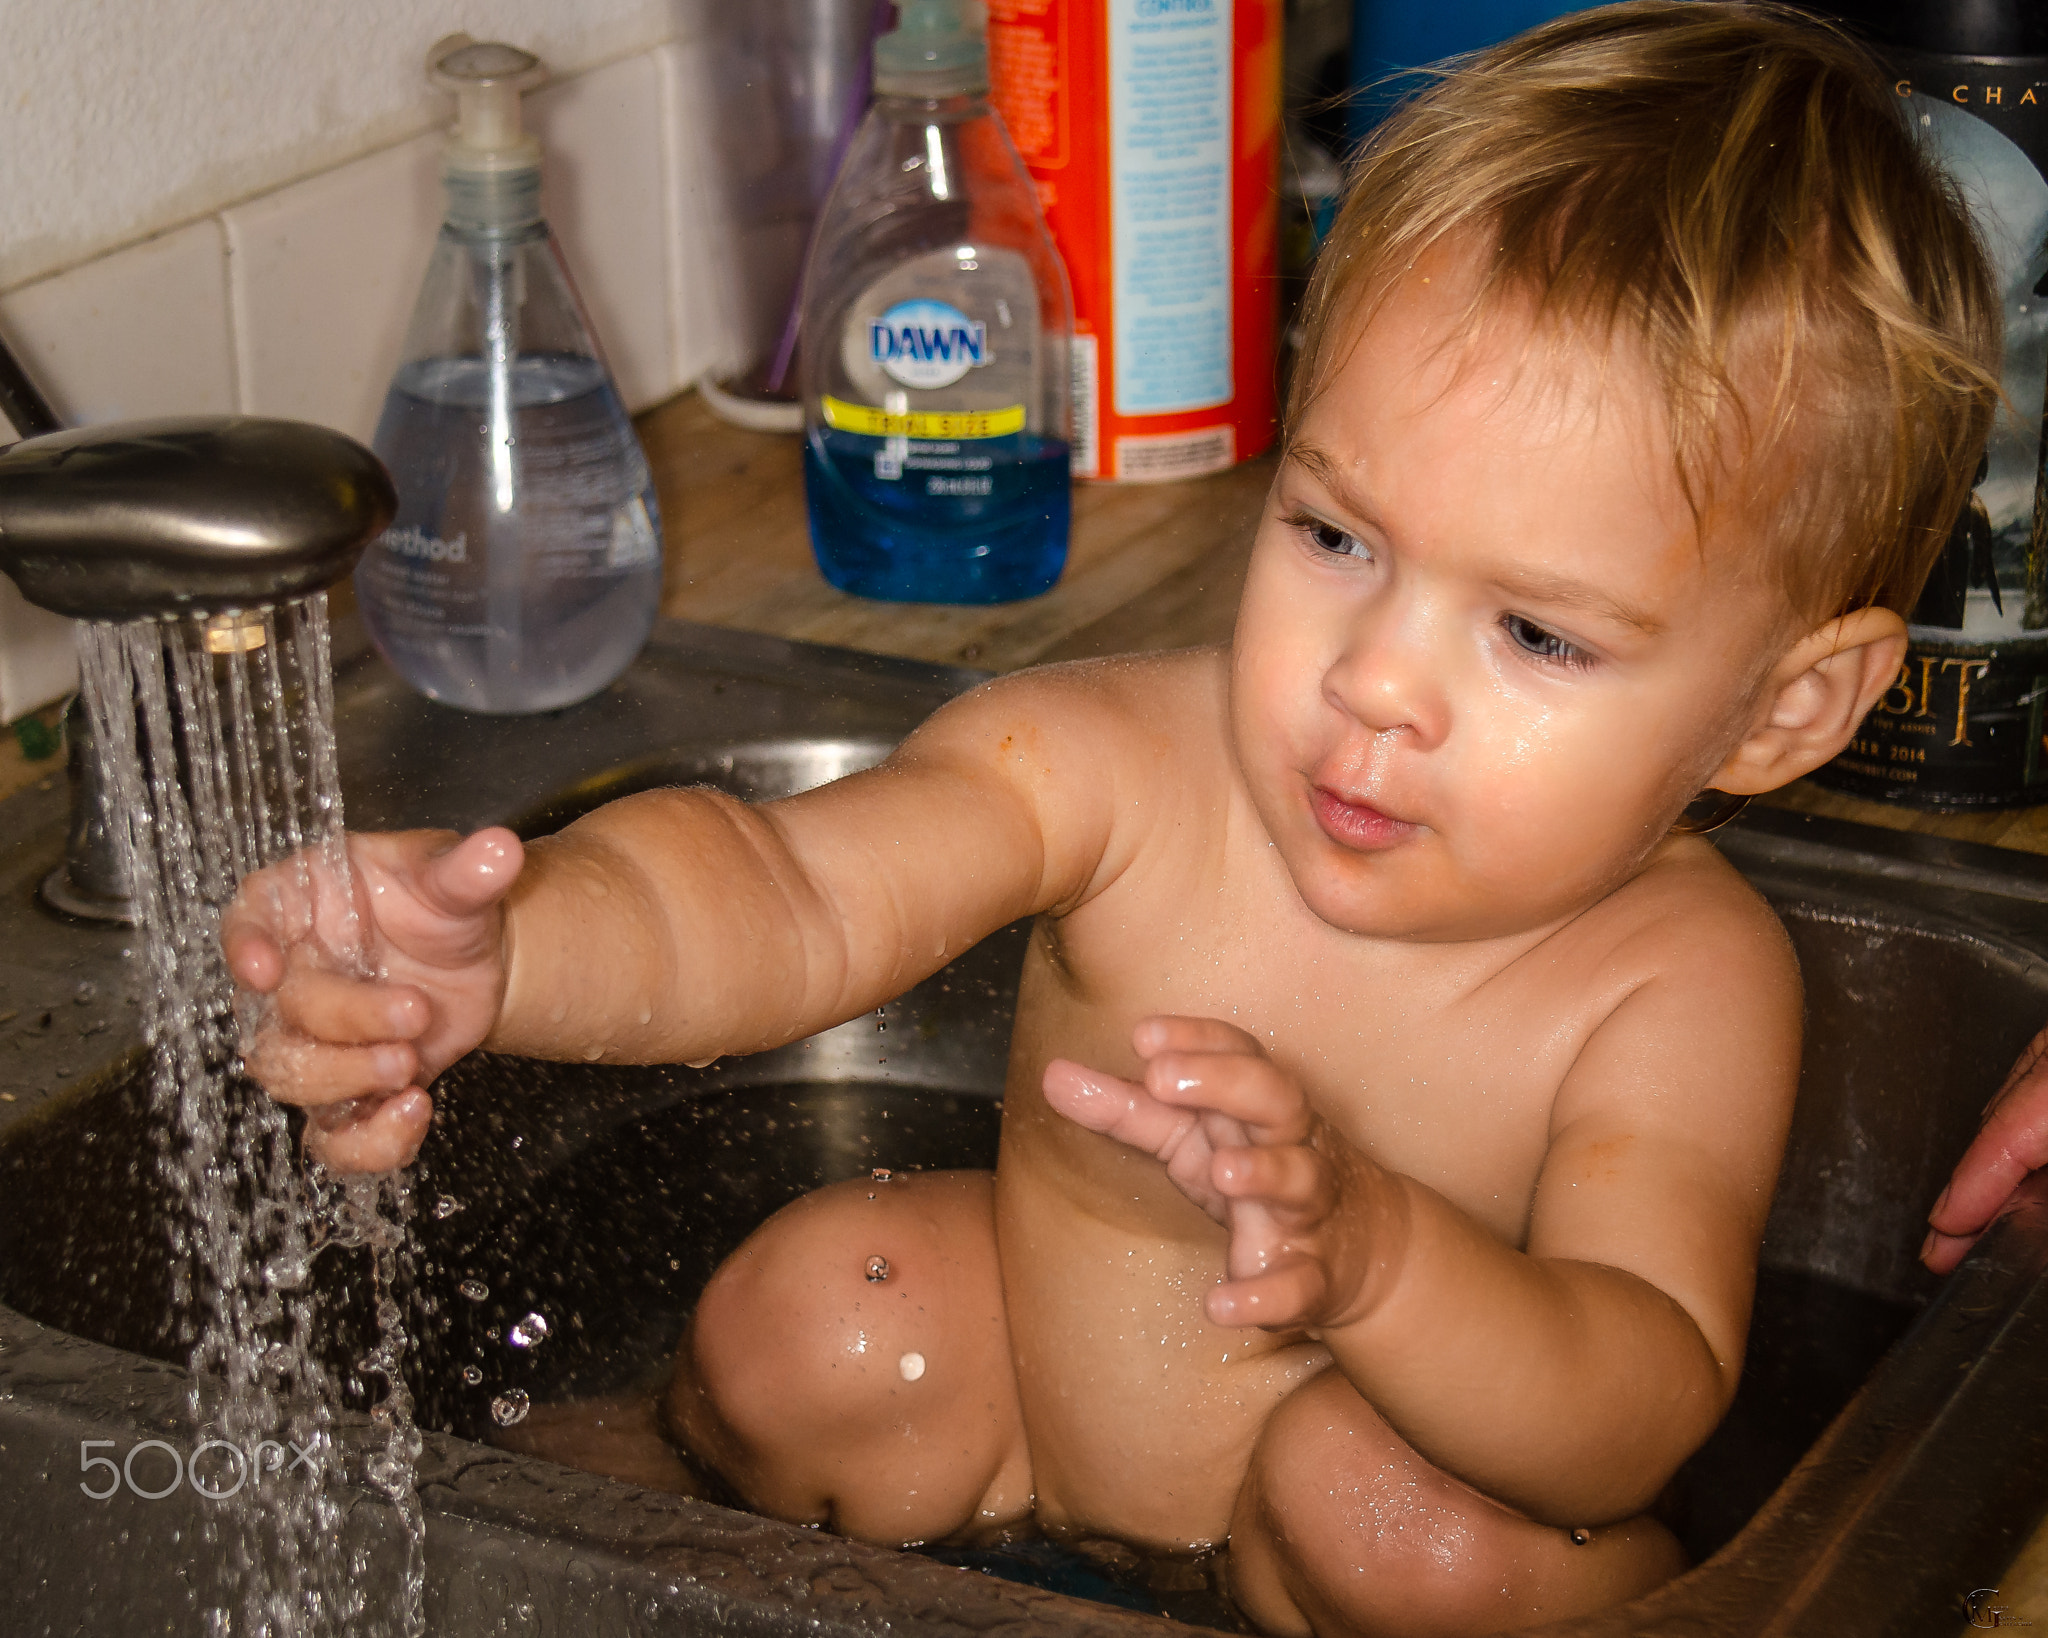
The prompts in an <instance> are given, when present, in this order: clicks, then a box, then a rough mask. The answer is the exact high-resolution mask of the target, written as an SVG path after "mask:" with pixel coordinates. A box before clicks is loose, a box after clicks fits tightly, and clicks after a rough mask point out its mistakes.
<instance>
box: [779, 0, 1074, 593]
mask: <svg viewBox="0 0 2048 1638" xmlns="http://www.w3.org/2000/svg"><path fill="white" fill-rule="evenodd" d="M1072 330H1073V309H1072V304H1071V301H1070V299H1069V297H1068V293H1067V280H1066V273H1065V271H1064V269H1063V268H1062V267H1061V265H1060V261H1059V256H1058V254H1057V253H1056V252H1055V251H1054V249H1053V246H1052V239H1051V236H1050V235H1049V234H1048V233H1047V232H1046V228H1045V221H1044V218H1043V216H1042V215H1041V214H1040V212H1039V208H1038V197H1037V194H1036V192H1035V191H1034V189H1033V187H1032V183H1031V179H1030V177H1029V176H1028V175H1027V174H1026V172H1025V170H1024V166H1023V164H1022V162H1021V161H1020V160H1019V159H1018V157H1017V152H1016V149H1015V148H1014V147H1012V146H1011V143H1010V139H1009V136H1008V134H1007V133H1006V132H1005V131H1004V130H1003V125H1002V121H1001V119H1000V118H999V117H998V116H997V115H996V114H995V112H994V111H993V110H992V109H991V108H990V107H989V103H988V56H987V47H986V43H985V40H984V38H983V15H982V8H981V5H980V3H979V0H903V3H902V4H901V5H899V7H898V24H897V27H896V29H895V31H894V32H893V33H890V34H887V35H884V36H883V37H882V38H881V39H880V40H878V41H877V42H876V45H875V102H874V105H873V107H872V108H870V110H869V111H868V114H867V117H866V118H865V119H864V120H863V122H862V123H861V126H860V129H859V130H858V131H857V132H856V133H855V135H854V139H853V142H852V144H851V146H850V147H849V149H848V151H847V155H846V160H845V163H844V165H843V166H842V167H841V169H840V172H839V177H838V180H837V181H836V182H835V183H834V184H833V188H832V193H831V196H830V197H829V198H828V199H827V201H826V203H825V209H824V212H823V214H822V215H821V216H820V218H819V222H818V231H817V238H816V240H815V242H814V245H813V248H812V251H811V258H810V265H809V269H808V271H807V272H806V275H805V279H804V303H803V318H802V385H803V396H804V498H805V503H806V506H807V508H808V511H809V515H810V526H811V546H812V549H813V551H815V552H816V554H817V558H818V567H819V568H820V569H821V570H822V571H823V573H824V575H825V578H826V579H827V580H829V581H830V582H831V583H832V584H833V585H835V586H837V587H839V588H840V589H841V590H842V591H848V592H852V593H855V594H857V595H859V596H862V597H875V598H883V599H887V600H890V601H894V602H911V603H1002V602H1009V601H1011V600H1013V599H1016V598H1020V597H1031V596H1034V595H1036V594H1037V593H1039V592H1043V591H1046V590H1048V589H1049V588H1050V587H1051V586H1052V585H1053V584H1054V582H1056V581H1057V580H1058V579H1059V577H1060V571H1061V569H1063V568H1064V567H1065V565H1066V559H1067V526H1068V515H1069V490H1070V479H1069V458H1068V421H1069V416H1070V414H1071V406H1070V398H1069V378H1068V349H1069V345H1070V341H1071V336H1072Z"/></svg>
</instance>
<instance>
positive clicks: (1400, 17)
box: [1350, 0, 1586, 141]
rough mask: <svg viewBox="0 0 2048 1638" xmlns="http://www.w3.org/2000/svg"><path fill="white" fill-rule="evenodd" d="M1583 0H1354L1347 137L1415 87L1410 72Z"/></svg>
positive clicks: (1355, 135)
mask: <svg viewBox="0 0 2048 1638" xmlns="http://www.w3.org/2000/svg"><path fill="white" fill-rule="evenodd" d="M1585 9H1586V7H1585V3H1584V0H1573V3H1571V4H1559V3H1558V0H1457V3H1456V4H1452V5H1444V4H1441V3H1431V4H1425V3H1424V0H1356V3H1355V4H1354V5H1353V7H1352V12H1351V84H1352V86H1353V87H1354V88H1356V90H1357V92H1358V95H1357V96H1356V97H1355V98H1354V99H1353V100H1352V103H1351V122H1350V123H1351V137H1352V140H1353V141H1356V140H1357V139H1358V138H1360V137H1362V136H1364V135H1365V133H1366V132H1368V131H1370V130H1371V129H1372V128H1373V127H1374V126H1375V125H1377V124H1378V123H1379V122H1380V120H1381V119H1383V118H1384V117H1385V116H1386V114H1387V111H1388V110H1389V109H1391V108H1392V107H1393V106H1394V104H1395V103H1397V102H1399V101H1400V100H1401V98H1403V97H1404V96H1406V95H1408V94H1409V93H1410V92H1411V91H1413V90H1415V89H1417V87H1418V85H1419V83H1420V82H1419V81H1418V80H1417V78H1416V77H1415V76H1414V75H1413V74H1411V73H1409V72H1408V71H1409V70H1411V69H1416V68H1422V67H1425V66H1426V65H1428V64H1430V63H1434V62H1441V61H1442V60H1443V59H1444V58H1446V57H1455V56H1457V55H1458V54H1459V53H1460V52H1464V51H1477V50H1479V49H1480V48H1481V47H1482V46H1490V45H1494V44H1497V43H1498V42H1499V41H1502V40H1505V39H1508V38H1510V37H1511V36H1513V35H1516V34H1520V33H1522V32H1523V31H1524V30H1525V29H1532V28H1534V27H1535V26H1536V25H1537V24H1538V23H1547V22H1549V21H1550V19H1551V18H1553V17H1562V16H1564V15H1565V13H1566V12H1571V11H1583V10H1585Z"/></svg>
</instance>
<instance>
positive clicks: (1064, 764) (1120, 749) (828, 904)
mask: <svg viewBox="0 0 2048 1638" xmlns="http://www.w3.org/2000/svg"><path fill="white" fill-rule="evenodd" d="M1077 675H1078V680H1077ZM1117 686H1118V685H1117V683H1116V679H1115V678H1114V677H1111V678H1110V679H1109V680H1108V682H1107V683H1105V682H1103V681H1101V680H1100V679H1099V678H1094V679H1091V678H1090V677H1089V676H1088V675H1087V674H1076V673H1071V672H1066V673H1063V672H1058V671H1054V672H1048V673H1040V674H1037V675H1033V676H1025V677H1019V678H1013V679H1006V680H1004V681H1003V682H1000V683H996V684H992V685H989V686H987V687H984V688H982V689H979V690H977V691H976V692H975V693H974V694H972V695H969V696H967V697H966V698H964V699H962V700H959V701H956V702H955V703H954V704H953V705H951V706H949V707H948V708H946V709H945V710H944V711H941V712H940V713H938V715H937V716H935V717H934V718H933V719H932V720H931V721H930V722H929V723H927V724H926V725H925V726H924V727H922V728H920V729H919V730H918V732H917V733H915V734H914V735H912V736H911V738H910V739H909V740H907V741H906V742H905V743H904V745H903V746H902V747H900V748H899V749H898V751H897V752H896V754H895V755H893V756H892V757H891V758H890V759H889V760H888V761H887V762H886V763H885V764H883V765H882V766H881V767H879V768H876V769H872V770H870V771H868V772H866V773H861V774H856V775H854V776H852V777H850V778H847V779H843V780H840V781H838V782H837V783H835V784H833V785H829V786H826V787H823V788H821V789H819V790H816V791H811V792H807V793H805V794H804V795H801V796H797V797H792V798H789V799H787V800H785V801H781V802H774V803H768V804H764V805H762V806H759V807H755V806H750V805H749V804H747V803H744V802H741V801H738V800H737V799H735V798H732V797H729V796H724V795H721V794H719V793H717V792H713V791H707V790H661V791H649V792H645V793H643V794H641V795H637V796H632V797H627V798H625V799H623V800H621V801H617V802H613V803H611V804H609V805H607V806H606V807H603V808H600V809H598V810H597V811H596V812H594V813H591V814H589V815H587V816H586V817H584V818H582V819H580V820H578V821H577V822H576V823H575V824H573V825H571V826H570V827H569V828H568V829H566V830H564V831H563V832H561V833H560V834H559V835H555V836H550V837H545V838H542V839H540V840H538V841H536V842H534V843H532V844H531V845H530V846H529V847H527V848H526V849H525V851H524V856H523V857H524V863H523V868H522V867H521V854H520V850H519V844H518V842H517V841H516V840H515V839H513V838H512V837H511V835H510V833H509V832H504V831H497V832H479V833H478V834H477V835H476V836H473V837H471V838H469V839H468V840H467V841H464V842H462V843H460V844H459V845H454V846H452V848H451V843H453V838H452V837H449V836H448V835H447V834H446V833H414V834H413V835H410V836H404V835H401V836H383V837H356V838H353V839H352V842H351V850H352V855H353V856H354V857H355V858H356V859H357V860H358V861H359V872H360V874H361V876H362V878H363V882H364V890H363V895H362V900H361V902H362V906H363V913H364V918H365V921H366V923H368V924H369V928H370V935H371V946H372V947H371V949H370V951H369V956H370V961H371V964H372V967H373V969H374V970H376V971H377V972H378V974H379V977H378V978H377V979H376V980H362V979H352V978H349V977H346V976H345V975H341V974H337V973H334V972H331V971H326V970H322V968H321V966H320V964H319V963H318V962H317V960H316V959H314V958H313V956H312V955H311V954H310V953H308V952H305V951H302V950H301V948H300V947H299V946H298V945H296V944H294V943H293V942H292V940H291V939H290V938H289V936H288V931H289V928H290V927H291V926H292V925H293V924H294V923H293V918H294V916H297V917H298V919H300V920H303V919H304V915H303V913H302V907H293V906H290V905H281V903H280V899H279V894H280V893H281V892H283V891H284V890H285V889H286V888H287V887H288V885H289V884H288V883H286V882H285V881H284V880H283V878H278V879H276V880H268V879H266V877H265V876H258V877H255V878H252V879H251V882H250V883H249V884H248V886H247V888H246V889H245V892H244V894H243V897H242V899H241V900H240V901H238V904H237V907H236V909H235V910H234V912H233V913H232V914H231V915H230V917H229V918H228V922H227V926H226V928H225V933H224V936H225V940H226V945H227V950H228V955H229V960H230V963H231V966H232V968H233V970H234V972H235V974H236V976H237V978H238V979H240V980H241V982H243V983H244V984H245V985H247V986H249V987H251V988H253V989H256V990H259V991H262V992H265V993H268V992H271V991H276V992H277V994H278V996H279V1006H278V1009H277V1011H278V1017H279V1019H280V1021H281V1025H282V1026H283V1027H282V1028H280V1029H279V1030H278V1031H276V1032H274V1033H273V1036H272V1038H271V1039H269V1040H267V1041H265V1042H262V1043H259V1044H258V1045H257V1046H256V1047H255V1048H254V1049H253V1050H252V1053H251V1067H252V1069H253V1070H254V1071H255V1073H256V1074H257V1076H258V1078H259V1079H261V1080H262V1081H263V1082H264V1084H265V1085H266V1086H268V1087H269V1088H270V1089H271V1090H272V1092H273V1093H274V1094H276V1095H277V1096H279V1097H281V1098H284V1099H286V1100H288V1101H291V1102H296V1103H301V1104H305V1105H307V1106H309V1107H312V1106H320V1107H330V1106H331V1107H341V1106H344V1105H346V1106H348V1107H349V1108H350V1109H351V1111H352V1119H353V1123H352V1124H349V1125H347V1126H346V1127H345V1128H344V1133H343V1134H340V1135H338V1134H336V1133H327V1134H325V1135H324V1136H322V1137H321V1138H320V1139H319V1140H318V1141H319V1142H320V1144H321V1147H322V1149H323V1151H324V1153H325V1155H326V1158H328V1159H329V1161H330V1162H331V1163H332V1164H335V1165H337V1166H342V1167H346V1168H349V1169H368V1168H375V1167H384V1166H390V1165H396V1164H400V1163H402V1162H404V1161H405V1160H407V1159H409V1158H410V1155H411V1153H412V1151H413V1150H414V1149H415V1148H417V1146H418V1142H419V1140H420V1137H421V1136H422V1135H423V1134H424V1131H425V1127H426V1120H427V1116H428V1113H429V1105H428V1103H427V1100H426V1098H425V1096H424V1094H423V1093H422V1091H421V1089H422V1088H423V1087H425V1086H426V1085H427V1084H428V1083H429V1082H430V1081H431V1079H432V1077H433V1076H434V1075H435V1074H437V1073H439V1071H440V1070H441V1069H443V1068H445V1067H446V1066H447V1065H448V1064H449V1063H450V1062H452V1061H453V1060H454V1059H455V1058H457V1057H460V1056H461V1055H462V1054H463V1053H465V1052H467V1051H469V1050H470V1049H472V1048H474V1047H477V1046H488V1047H491V1048H493V1049H496V1050H499V1051H505V1052H515V1053H523V1054H526V1055H529V1056H533V1057H541V1058H555V1059H582V1060H595V1059H598V1058H608V1059H610V1060H612V1061H614V1062H620V1061H623V1062H633V1063H674V1062H692V1063H693V1062H698V1061H702V1060H707V1059H710V1058H715V1057H719V1056H722V1055H724V1054H726V1053H732V1052H753V1051H759V1050H762V1049H764V1048H767V1047H771V1046H777V1045H780V1044H781V1043H783V1042H785V1041H790V1040H795V1039H797V1038H799V1037H801V1036H804V1035H808V1034H811V1033H812V1032H814V1031H816V1030H819V1029H822V1028H825V1027H827V1026H828V1025H831V1024H836V1023H839V1022H841V1021H843V1020H845V1019H847V1018H850V1017H853V1016H856V1015H857V1014H859V1013H860V1012H862V1011H865V1010H867V1009H869V1008H872V1007H874V1006H875V1005H877V1004H878V1003H880V1002H882V1001H885V1000H887V999H889V998H890V997H891V996H894V995H897V994H900V993H901V992H902V991H903V990H905V989H907V988H908V987H909V986H910V985H912V984H914V983H916V982H917V981H918V980H919V979H921V978H923V977H925V976H926V975H927V974H929V973H931V972H934V971H936V970H937V969H938V968H939V967H940V966H942V965H944V963H945V962H946V961H947V960H948V959H949V958H950V957H952V956H954V955H957V954H959V953H960V952H961V951H963V950H964V949H966V948H967V946H968V945H970V944H972V943H973V942H974V941H976V940H977V939H979V938H981V937H983V936H985V935H986V934H988V933H990V932H992V931H994V930H995V929H996V928H998V927H1000V926H1002V925H1003V924H1004V923H1006V922H1008V921H1011V920H1014V919H1016V918H1017V917H1020V916H1024V915H1029V914H1032V913H1033V912H1035V911H1038V910H1041V909H1044V908H1047V907H1049V906H1055V905H1060V904H1065V903H1072V902H1076V901H1078V900H1079V899H1080V898H1082V897H1085V896H1086V895H1087V894H1088V893H1089V892H1090V891H1092V889H1093V884H1094V883H1096V882H1097V881H1098V880H1101V879H1105V878H1106V877H1108V876H1111V875H1113V873H1114V870H1115V868H1116V863H1115V851H1116V850H1115V848H1114V847H1112V842H1111V838H1112V833H1113V831H1114V829H1115V825H1114V817H1113V816H1114V815H1115V814H1116V813H1117V812H1118V811H1119V809H1120V807H1124V808H1127V807H1128V806H1129V804H1128V802H1127V801H1125V802H1122V803H1120V802H1119V799H1118V795H1117V787H1118V782H1119V779H1120V778H1121V777H1123V775H1122V773H1121V771H1120V770H1123V769H1126V768H1138V769H1143V768H1145V767H1147V766H1149V765H1151V764H1152V763H1153V762H1156V761H1157V759H1158V758H1159V756H1160V755H1162V754H1163V753H1162V752H1161V751H1160V750H1159V748H1158V747H1156V746H1151V745H1147V744H1144V743H1132V736H1133V734H1136V736H1137V738H1138V739H1139V740H1140V741H1142V740H1143V737H1144V734H1143V730H1139V729H1134V728H1133V727H1132V718H1131V714H1130V713H1129V712H1128V711H1127V710H1125V709H1123V708H1122V707H1121V706H1120V704H1119V702H1118V699H1117V697H1116V690H1117ZM493 848H496V849H497V850H498V854H497V855H495V857H499V858H500V860H501V863H500V865H498V866H489V861H488V860H487V859H486V858H485V854H487V853H489V852H490V850H491V849H493ZM487 866H488V868H487ZM492 868H495V869H497V871H498V873H497V874H496V875H492V874H490V870H491V869H492ZM287 874H289V873H288V872H287ZM295 952H296V953H295ZM364 1097H386V1098H390V1099H391V1101H390V1102H388V1103H385V1104H382V1105H379V1106H376V1108H375V1113H374V1115H373V1117H372V1118H371V1119H370V1120H369V1121H367V1122H364V1121H363V1120H362V1119H361V1118H360V1111H358V1110H356V1106H355V1105H354V1101H353V1100H356V1099H359V1098H364Z"/></svg>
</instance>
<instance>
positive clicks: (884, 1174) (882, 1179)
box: [868, 1166, 894, 1183]
mask: <svg viewBox="0 0 2048 1638" xmlns="http://www.w3.org/2000/svg"><path fill="white" fill-rule="evenodd" d="M893 1175H894V1174H893V1173H891V1172H890V1170H889V1168H888V1167H887V1166H877V1167H876V1168H875V1169H874V1170H873V1171H872V1172H870V1173H868V1176H870V1177H872V1178H873V1179H874V1180H875V1181H876V1182H877V1183H886V1182H888V1181H889V1179H890V1177H891V1176H893Z"/></svg>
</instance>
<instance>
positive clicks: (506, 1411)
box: [491, 1388, 533, 1428]
mask: <svg viewBox="0 0 2048 1638" xmlns="http://www.w3.org/2000/svg"><path fill="white" fill-rule="evenodd" d="M532 1409H533V1401H532V1400H531V1399H529V1398H528V1397H527V1393H526V1390H525V1389H524V1388H507V1389H506V1390H505V1391H504V1392H503V1393H501V1394H499V1395H498V1397H497V1398H496V1399H493V1400H492V1401H491V1420H492V1421H493V1422H496V1423H497V1424H498V1426H499V1427H501V1428H509V1427H516V1426H517V1425H518V1424H519V1423H521V1422H523V1421H525V1420H526V1413H527V1412H528V1411H530V1410H532Z"/></svg>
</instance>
